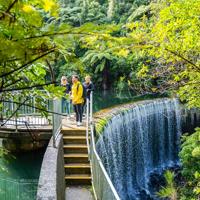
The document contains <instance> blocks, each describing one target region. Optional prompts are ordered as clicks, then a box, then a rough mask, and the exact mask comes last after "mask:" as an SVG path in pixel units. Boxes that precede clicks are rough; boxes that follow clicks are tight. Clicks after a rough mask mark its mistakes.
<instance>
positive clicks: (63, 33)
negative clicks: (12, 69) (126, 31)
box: [13, 31, 105, 42]
mask: <svg viewBox="0 0 200 200" xmlns="http://www.w3.org/2000/svg"><path fill="white" fill-rule="evenodd" d="M70 34H71V35H94V34H98V35H102V36H104V35H105V34H103V33H98V32H96V33H95V32H94V33H78V32H70V31H68V32H55V33H47V34H44V35H34V36H31V37H27V38H23V39H16V40H13V41H15V42H17V41H19V40H30V39H36V38H42V37H50V36H55V35H70Z"/></svg>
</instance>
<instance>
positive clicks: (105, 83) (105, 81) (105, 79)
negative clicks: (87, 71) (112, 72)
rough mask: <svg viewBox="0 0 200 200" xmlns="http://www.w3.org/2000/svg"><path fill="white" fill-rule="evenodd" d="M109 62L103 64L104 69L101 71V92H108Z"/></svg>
mask: <svg viewBox="0 0 200 200" xmlns="http://www.w3.org/2000/svg"><path fill="white" fill-rule="evenodd" d="M109 63H110V62H109V60H107V59H106V63H105V67H104V69H103V74H102V75H103V81H102V86H103V90H108V88H109V85H108V81H109Z"/></svg>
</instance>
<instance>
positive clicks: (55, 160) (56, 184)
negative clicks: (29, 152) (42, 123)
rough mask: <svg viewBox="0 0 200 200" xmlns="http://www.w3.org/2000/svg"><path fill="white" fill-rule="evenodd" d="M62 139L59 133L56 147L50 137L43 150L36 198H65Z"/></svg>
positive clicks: (38, 199)
mask: <svg viewBox="0 0 200 200" xmlns="http://www.w3.org/2000/svg"><path fill="white" fill-rule="evenodd" d="M64 173H65V172H64V160H63V139H62V135H59V137H58V138H57V141H56V148H54V147H53V139H52V138H51V140H50V142H49V145H48V147H47V150H46V152H45V155H44V158H43V162H42V167H41V171H40V178H39V183H38V189H37V198H36V199H37V200H63V199H65V180H64Z"/></svg>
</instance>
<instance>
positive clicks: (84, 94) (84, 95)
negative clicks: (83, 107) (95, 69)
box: [77, 83, 87, 100]
mask: <svg viewBox="0 0 200 200" xmlns="http://www.w3.org/2000/svg"><path fill="white" fill-rule="evenodd" d="M79 85H82V87H83V94H82V98H83V99H84V100H85V99H86V98H87V91H86V88H85V86H84V85H83V84H82V83H79V84H78V86H77V92H78V89H79Z"/></svg>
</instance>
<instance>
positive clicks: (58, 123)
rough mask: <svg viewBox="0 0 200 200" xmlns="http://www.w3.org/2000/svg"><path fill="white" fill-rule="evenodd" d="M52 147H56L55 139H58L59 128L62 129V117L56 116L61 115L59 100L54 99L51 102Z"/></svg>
mask: <svg viewBox="0 0 200 200" xmlns="http://www.w3.org/2000/svg"><path fill="white" fill-rule="evenodd" d="M53 112H54V113H53V119H52V122H53V129H52V134H53V147H56V139H57V138H58V136H59V134H60V131H61V127H62V117H61V115H58V114H56V113H61V100H60V99H54V100H53Z"/></svg>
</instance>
